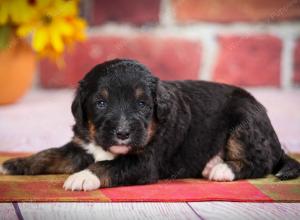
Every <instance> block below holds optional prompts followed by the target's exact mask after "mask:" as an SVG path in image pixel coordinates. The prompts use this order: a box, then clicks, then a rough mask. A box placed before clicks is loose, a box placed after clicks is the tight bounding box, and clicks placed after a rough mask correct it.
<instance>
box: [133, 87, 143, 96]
mask: <svg viewBox="0 0 300 220" xmlns="http://www.w3.org/2000/svg"><path fill="white" fill-rule="evenodd" d="M143 94H144V90H143V89H142V88H137V89H136V90H135V97H136V98H137V99H138V98H140V97H141V96H142V95H143Z"/></svg>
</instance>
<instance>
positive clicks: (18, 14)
mask: <svg viewBox="0 0 300 220" xmlns="http://www.w3.org/2000/svg"><path fill="white" fill-rule="evenodd" d="M33 13H34V6H33V4H29V3H28V2H27V1H26V0H0V25H3V24H7V23H8V22H12V23H13V24H19V23H22V22H25V21H27V20H29V19H30V18H31V16H32V14H33Z"/></svg>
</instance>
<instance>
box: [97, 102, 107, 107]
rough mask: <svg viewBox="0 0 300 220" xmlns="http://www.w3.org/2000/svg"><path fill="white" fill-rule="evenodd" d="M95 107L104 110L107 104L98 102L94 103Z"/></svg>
mask: <svg viewBox="0 0 300 220" xmlns="http://www.w3.org/2000/svg"><path fill="white" fill-rule="evenodd" d="M96 106H97V108H100V109H103V108H106V106H107V102H106V101H104V100H99V101H97V102H96Z"/></svg>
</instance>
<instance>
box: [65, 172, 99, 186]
mask: <svg viewBox="0 0 300 220" xmlns="http://www.w3.org/2000/svg"><path fill="white" fill-rule="evenodd" d="M63 187H64V189H65V190H72V191H74V190H78V191H80V190H83V191H90V190H95V189H98V188H100V180H99V178H98V177H97V176H96V175H95V174H93V173H92V172H91V171H90V170H88V169H86V170H83V171H80V172H78V173H74V174H72V175H71V176H69V177H68V179H67V180H66V181H65V183H64V186H63Z"/></svg>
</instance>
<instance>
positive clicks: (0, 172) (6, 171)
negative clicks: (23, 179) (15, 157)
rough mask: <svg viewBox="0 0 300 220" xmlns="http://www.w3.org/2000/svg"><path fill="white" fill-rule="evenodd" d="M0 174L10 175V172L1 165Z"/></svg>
mask: <svg viewBox="0 0 300 220" xmlns="http://www.w3.org/2000/svg"><path fill="white" fill-rule="evenodd" d="M0 174H8V170H7V169H5V168H4V167H3V165H2V164H0Z"/></svg>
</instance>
